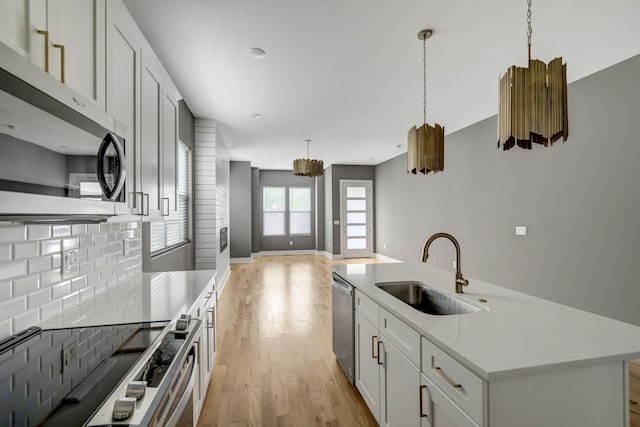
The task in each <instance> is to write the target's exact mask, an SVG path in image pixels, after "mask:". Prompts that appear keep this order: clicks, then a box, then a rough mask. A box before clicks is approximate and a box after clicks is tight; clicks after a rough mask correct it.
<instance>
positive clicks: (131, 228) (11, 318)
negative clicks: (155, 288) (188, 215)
mask: <svg viewBox="0 0 640 427" xmlns="http://www.w3.org/2000/svg"><path fill="white" fill-rule="evenodd" d="M141 239H142V230H141V229H140V223H139V222H124V223H102V224H74V225H44V224H35V225H27V226H24V225H11V226H0V339H1V338H4V337H5V336H7V335H8V334H10V333H15V332H17V331H18V328H22V329H25V328H27V327H29V326H32V325H37V324H38V323H39V322H42V321H45V320H48V319H51V318H53V317H55V316H58V315H62V316H63V317H65V313H64V312H63V310H70V311H74V310H77V308H78V304H80V303H83V302H87V301H90V300H91V299H92V298H96V296H97V295H100V294H101V293H104V292H105V291H106V290H107V284H109V285H110V286H115V285H116V284H118V283H122V282H124V281H126V280H133V279H135V278H136V276H138V275H139V274H140V273H141V263H142V255H141V254H142V249H141V248H142V241H141ZM123 240H128V244H129V247H130V248H131V250H130V252H129V254H128V255H127V256H124V255H123V253H122V241H123ZM63 249H78V262H79V268H78V271H77V272H75V273H71V274H70V275H67V274H65V277H64V280H63V277H62V273H61V271H60V268H61V252H62V250H63Z"/></svg>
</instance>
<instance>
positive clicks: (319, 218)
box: [316, 175, 325, 251]
mask: <svg viewBox="0 0 640 427" xmlns="http://www.w3.org/2000/svg"><path fill="white" fill-rule="evenodd" d="M324 191H325V185H324V175H322V176H319V177H316V250H318V251H324V250H325V249H324V248H325V246H324V240H325V225H324V224H325V216H324V215H325V212H324V209H325V208H324Z"/></svg>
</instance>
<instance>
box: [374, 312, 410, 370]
mask: <svg viewBox="0 0 640 427" xmlns="http://www.w3.org/2000/svg"><path fill="white" fill-rule="evenodd" d="M379 329H380V334H381V335H382V338H381V339H382V340H383V341H384V340H388V341H389V342H391V343H392V344H393V345H394V346H396V348H397V349H398V350H400V352H401V353H402V354H403V355H404V356H405V357H406V358H407V359H409V360H410V361H411V362H412V363H413V364H414V365H416V366H420V334H418V333H417V332H416V331H414V330H413V329H411V328H410V327H409V326H407V325H406V324H405V323H404V322H403V321H402V320H400V319H398V318H397V317H396V316H394V315H393V314H391V313H389V312H388V311H387V310H385V309H384V308H380V327H379Z"/></svg>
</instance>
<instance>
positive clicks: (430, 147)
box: [407, 29, 444, 175]
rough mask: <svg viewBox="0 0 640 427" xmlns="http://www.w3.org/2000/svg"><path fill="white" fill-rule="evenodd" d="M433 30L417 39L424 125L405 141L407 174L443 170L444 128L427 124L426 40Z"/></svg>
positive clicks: (412, 131)
mask: <svg viewBox="0 0 640 427" xmlns="http://www.w3.org/2000/svg"><path fill="white" fill-rule="evenodd" d="M432 34H433V30H428V29H427V30H422V31H420V32H419V33H418V39H420V40H422V60H423V68H422V69H423V78H424V80H423V81H424V86H423V88H424V98H423V102H422V106H423V112H424V122H423V123H424V124H423V125H422V126H420V127H416V126H414V127H412V128H411V129H410V130H409V135H408V141H407V172H411V173H412V174H414V175H416V174H417V173H418V172H420V173H422V174H425V175H426V174H428V173H429V172H434V173H435V172H439V171H441V170H444V127H443V126H440V125H439V124H437V123H436V124H435V126H430V125H428V124H427V39H428V38H429V37H431V35H432Z"/></svg>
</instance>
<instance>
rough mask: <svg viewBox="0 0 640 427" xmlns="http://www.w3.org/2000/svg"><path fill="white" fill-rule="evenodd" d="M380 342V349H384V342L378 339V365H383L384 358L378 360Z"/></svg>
mask: <svg viewBox="0 0 640 427" xmlns="http://www.w3.org/2000/svg"><path fill="white" fill-rule="evenodd" d="M380 344H382V350H383V351H384V343H383V342H382V341H378V345H377V347H378V357H377V359H378V365H384V360H383V361H382V362H381V361H380Z"/></svg>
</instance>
